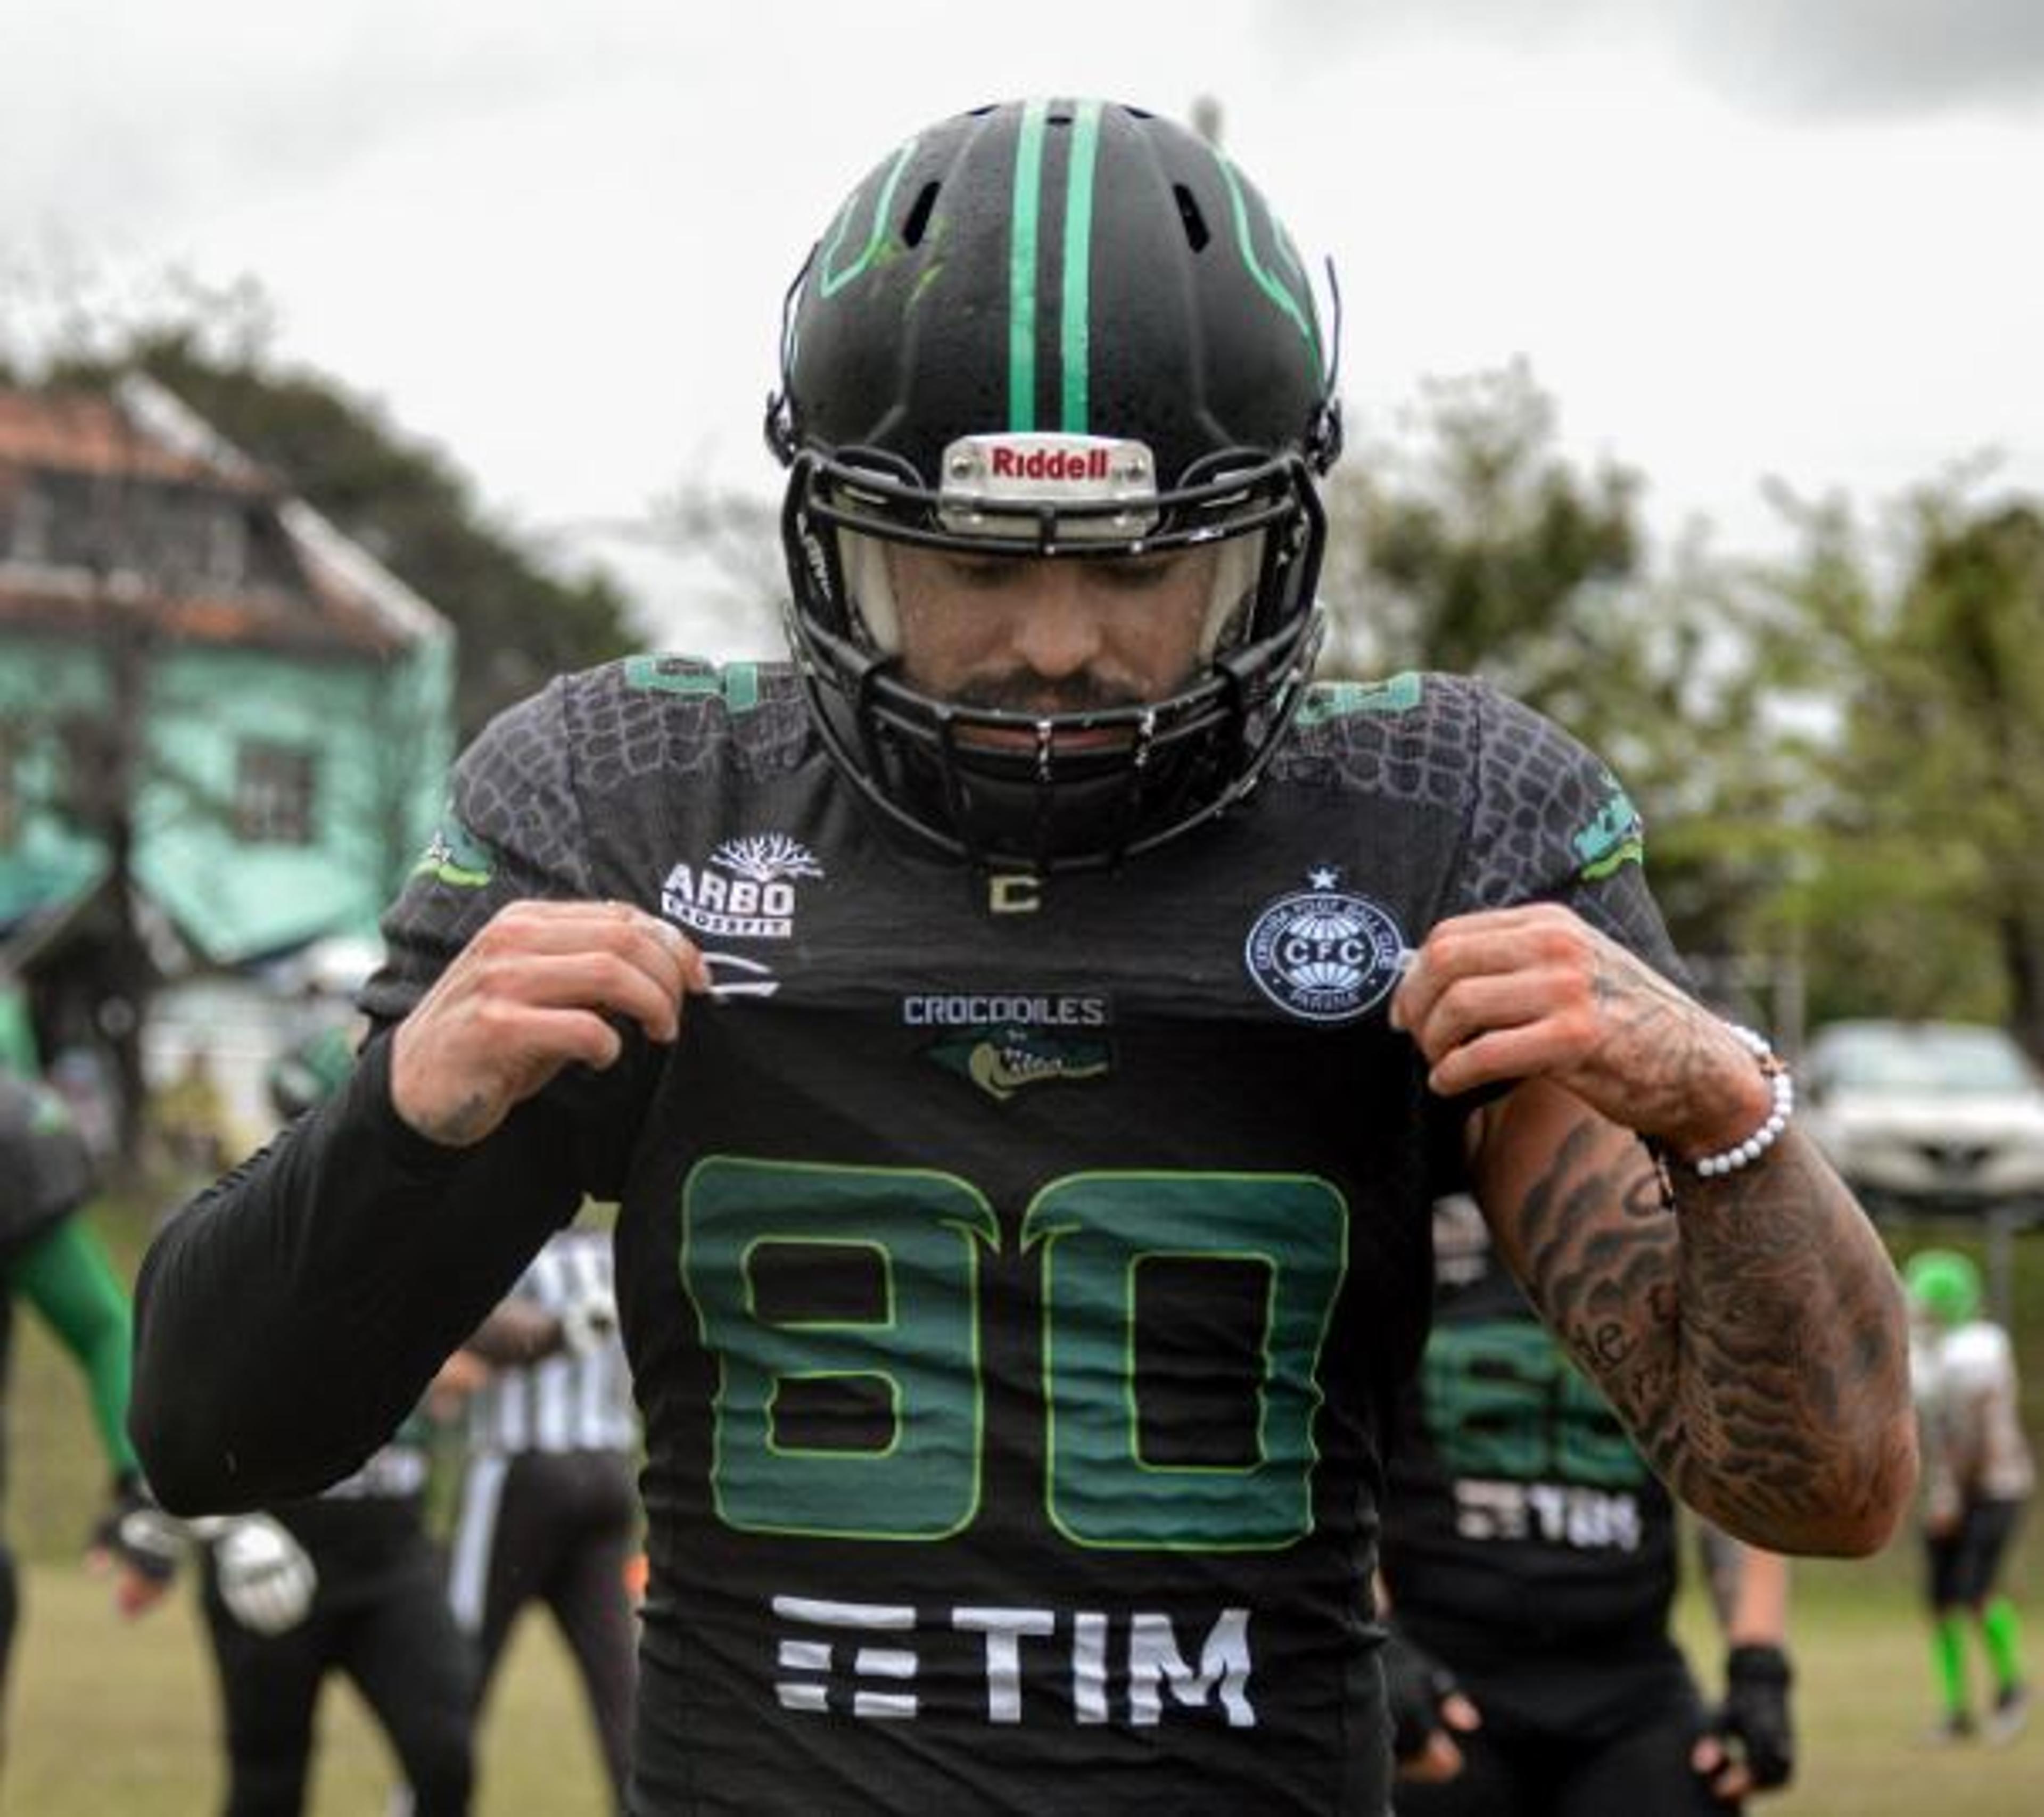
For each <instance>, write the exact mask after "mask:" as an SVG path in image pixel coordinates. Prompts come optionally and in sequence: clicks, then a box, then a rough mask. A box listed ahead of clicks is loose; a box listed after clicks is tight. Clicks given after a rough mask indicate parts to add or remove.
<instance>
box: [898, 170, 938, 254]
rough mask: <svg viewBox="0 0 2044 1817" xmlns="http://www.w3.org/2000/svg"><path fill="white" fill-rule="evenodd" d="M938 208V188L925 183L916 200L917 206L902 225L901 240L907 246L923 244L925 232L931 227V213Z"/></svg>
mask: <svg viewBox="0 0 2044 1817" xmlns="http://www.w3.org/2000/svg"><path fill="white" fill-rule="evenodd" d="M936 206H937V186H936V184H935V183H925V184H924V185H923V187H922V190H921V192H920V194H918V195H917V196H916V206H914V207H913V208H912V209H909V214H908V218H907V219H906V220H905V221H903V222H902V223H901V238H902V240H903V241H904V243H905V244H908V245H910V246H920V245H921V244H923V233H924V229H927V228H928V226H929V225H930V214H931V211H932V209H935V208H936Z"/></svg>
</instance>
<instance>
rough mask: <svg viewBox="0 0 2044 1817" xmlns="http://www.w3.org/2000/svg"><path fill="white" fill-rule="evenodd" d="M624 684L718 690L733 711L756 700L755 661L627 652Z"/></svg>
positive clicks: (746, 709) (658, 689)
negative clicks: (711, 661)
mask: <svg viewBox="0 0 2044 1817" xmlns="http://www.w3.org/2000/svg"><path fill="white" fill-rule="evenodd" d="M624 685H625V686H627V687H628V688H637V689H640V690H644V691H646V692H649V693H658V694H720V695H722V696H723V697H724V705H725V706H726V707H728V708H729V709H730V710H731V711H732V712H733V713H750V712H751V710H752V709H754V708H755V707H756V706H757V705H759V664H758V663H705V662H704V661H702V660H701V658H699V657H695V656H628V657H626V658H625V659H624Z"/></svg>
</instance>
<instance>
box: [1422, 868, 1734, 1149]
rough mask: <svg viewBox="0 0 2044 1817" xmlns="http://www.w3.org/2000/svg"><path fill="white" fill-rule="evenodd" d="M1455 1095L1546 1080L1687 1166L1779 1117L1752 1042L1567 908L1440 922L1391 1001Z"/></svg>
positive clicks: (1436, 1078) (1434, 1078) (1441, 1083)
mask: <svg viewBox="0 0 2044 1817" xmlns="http://www.w3.org/2000/svg"><path fill="white" fill-rule="evenodd" d="M1391 1021H1392V1025H1393V1027H1394V1028H1401V1029H1404V1030H1405V1031H1407V1032H1408V1033H1409V1034H1410V1035H1412V1039H1413V1040H1414V1041H1415V1042H1416V1043H1417V1044H1418V1046H1419V1047H1420V1051H1421V1052H1422V1053H1423V1054H1425V1056H1426V1058H1427V1062H1428V1064H1429V1066H1431V1069H1432V1070H1431V1074H1430V1075H1429V1078H1428V1083H1429V1084H1430V1085H1431V1086H1432V1087H1433V1089H1435V1091H1436V1092H1439V1093H1441V1094H1442V1095H1443V1097H1453V1096H1454V1095H1456V1094H1457V1093H1462V1092H1467V1091H1471V1090H1473V1089H1476V1088H1477V1087H1479V1086H1482V1085H1496V1084H1504V1083H1511V1082H1513V1081H1518V1080H1521V1079H1531V1078H1545V1079H1546V1080H1548V1081H1550V1082H1551V1083H1553V1084H1554V1085H1558V1086H1560V1087H1562V1089H1565V1090H1566V1091H1568V1092H1569V1093H1573V1095H1574V1096H1575V1097H1577V1098H1579V1099H1581V1101H1583V1102H1584V1103H1585V1104H1588V1105H1589V1107H1590V1108H1592V1109H1593V1110H1594V1111H1596V1112H1598V1113H1599V1114H1600V1116H1604V1117H1605V1118H1606V1119H1607V1120H1609V1121H1611V1122H1612V1123H1615V1124H1619V1126H1620V1127H1623V1128H1626V1129H1631V1130H1635V1131H1638V1132H1639V1134H1641V1135H1648V1136H1653V1137H1655V1138H1657V1139H1659V1140H1661V1141H1662V1142H1664V1143H1666V1144H1667V1145H1668V1147H1669V1148H1671V1149H1672V1150H1673V1151H1675V1153H1677V1154H1678V1155H1681V1156H1684V1157H1694V1156H1698V1155H1704V1154H1713V1153H1715V1152H1717V1151H1719V1150H1722V1149H1724V1148H1727V1147H1731V1145H1732V1144H1733V1143H1736V1142H1740V1141H1742V1140H1744V1139H1745V1138H1746V1137H1747V1136H1749V1135H1751V1134H1752V1133H1753V1132H1754V1130H1755V1129H1756V1128H1758V1127H1759V1126H1760V1124H1762V1122H1763V1121H1765V1119H1766V1117H1767V1115H1768V1112H1769V1109H1770V1108H1771V1106H1772V1094H1771V1093H1770V1090H1769V1086H1768V1083H1767V1081H1766V1078H1765V1076H1764V1075H1763V1074H1762V1072H1761V1071H1760V1069H1759V1068H1758V1066H1755V1065H1754V1059H1753V1055H1752V1054H1751V1052H1750V1051H1749V1050H1748V1049H1747V1048H1746V1046H1745V1045H1744V1043H1742V1042H1741V1041H1740V1040H1739V1038H1738V1036H1736V1035H1734V1034H1733V1033H1732V1032H1731V1030H1730V1029H1729V1028H1727V1026H1726V1025H1725V1024H1724V1023H1723V1022H1722V1021H1721V1020H1719V1018H1718V1017H1716V1016H1713V1015H1712V1013H1711V1012H1709V1011H1708V1010H1707V1009H1706V1008H1704V1006H1703V1005H1701V1004H1700V1003H1697V1002H1696V1001H1694V1000H1693V999H1692V998H1691V997H1687V996H1685V995H1684V994H1683V993H1682V992H1681V991H1680V990H1678V989H1676V987H1675V986H1674V985H1672V984H1670V983H1669V981H1667V980H1666V978H1662V976H1661V975H1660V974H1658V972H1656V971H1655V970H1654V969H1653V968H1652V967H1651V966H1649V965H1647V964H1646V962H1645V961H1643V960H1642V959H1640V958H1637V957H1636V956H1635V955H1633V954H1631V953H1630V952H1628V951H1627V950H1626V949H1625V948H1624V947H1621V946H1619V944H1618V943H1617V942H1616V941H1615V940H1612V939H1608V938H1607V937H1606V936H1605V935H1603V934H1600V933H1599V932H1597V931H1596V929H1595V928H1593V927H1591V926H1590V925H1589V923H1588V922H1586V921H1585V920H1583V919H1582V918H1581V916H1579V915H1577V914H1576V913H1575V912H1574V911H1573V910H1572V909H1565V908H1563V907H1562V906H1561V905H1559V904H1558V903H1551V902H1542V903H1533V904H1529V905H1525V906H1523V907H1520V908H1516V909H1486V910H1483V911H1481V912H1478V913H1475V914H1470V915H1458V916H1454V917H1452V918H1451V919H1450V920H1445V921H1442V922H1439V923H1437V924H1435V927H1434V928H1433V929H1432V930H1431V932H1429V933H1428V934H1427V938H1426V939H1425V940H1424V942H1423V943H1422V944H1421V946H1420V949H1419V951H1418V952H1417V954H1416V956H1415V958H1414V960H1413V962H1412V966H1410V968H1409V969H1408V970H1407V972H1406V974H1405V976H1404V978H1403V979H1402V980H1401V981H1400V983H1399V985H1398V988H1397V991H1396V992H1395V993H1393V997H1392V999H1391Z"/></svg>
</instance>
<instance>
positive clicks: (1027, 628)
mask: <svg viewBox="0 0 2044 1817" xmlns="http://www.w3.org/2000/svg"><path fill="white" fill-rule="evenodd" d="M1104 632H1105V619H1104V617H1103V615H1102V613H1101V602H1100V600H1099V598H1098V597H1097V594H1096V593H1095V591H1094V590H1093V589H1092V588H1090V587H1089V586H1087V585H1086V584H1085V576H1084V574H1082V573H1081V572H1080V571H1079V564H1078V563H1076V562H1046V563H1044V564H1043V573H1042V574H1041V575H1040V576H1039V577H1038V578H1037V581H1036V584H1035V586H1032V588H1031V589H1030V597H1029V598H1028V599H1027V600H1026V601H1020V602H1018V610H1017V612H1016V623H1015V627H1014V631H1013V633H1012V637H1011V638H1010V642H1011V643H1012V646H1013V648H1014V653H1015V655H1016V659H1018V660H1019V661H1020V662H1021V663H1024V665H1026V666H1028V669H1029V670H1030V671H1031V672H1032V674H1038V675H1041V676H1043V678H1045V679H1046V680H1049V681H1062V680H1063V679H1064V678H1066V677H1067V676H1070V675H1075V674H1080V673H1081V672H1082V671H1083V670H1085V669H1087V668H1088V667H1089V666H1091V665H1092V664H1093V663H1094V662H1095V661H1096V660H1097V659H1098V657H1099V655H1100V652H1101V642H1102V638H1103V635H1104Z"/></svg>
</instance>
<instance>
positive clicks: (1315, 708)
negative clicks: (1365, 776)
mask: <svg viewBox="0 0 2044 1817" xmlns="http://www.w3.org/2000/svg"><path fill="white" fill-rule="evenodd" d="M1425 691H1426V682H1425V681H1424V680H1423V678H1422V677H1420V675H1418V674H1415V673H1412V671H1410V670H1408V672H1407V673H1405V674H1402V675H1389V676H1386V677H1385V679H1384V680H1382V681H1381V682H1315V683H1314V684H1313V685H1312V686H1311V687H1310V688H1308V690H1306V697H1305V699H1304V701H1301V703H1300V705H1299V723H1300V724H1301V725H1320V724H1324V722H1325V721H1327V720H1331V719H1347V718H1350V717H1351V716H1353V715H1354V714H1357V713H1410V712H1412V709H1414V708H1415V707H1416V706H1417V705H1419V704H1420V696H1421V695H1422V694H1423V693H1425Z"/></svg>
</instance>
